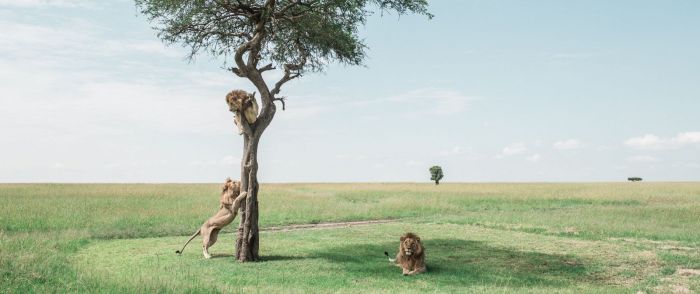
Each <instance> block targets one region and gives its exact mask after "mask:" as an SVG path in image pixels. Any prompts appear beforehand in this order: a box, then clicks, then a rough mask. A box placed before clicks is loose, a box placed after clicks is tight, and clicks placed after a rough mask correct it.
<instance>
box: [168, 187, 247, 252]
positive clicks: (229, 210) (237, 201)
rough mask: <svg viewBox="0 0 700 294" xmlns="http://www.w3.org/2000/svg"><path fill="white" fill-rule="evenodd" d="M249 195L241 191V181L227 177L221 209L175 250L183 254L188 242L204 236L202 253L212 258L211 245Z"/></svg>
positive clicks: (222, 194)
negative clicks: (180, 247)
mask: <svg viewBox="0 0 700 294" xmlns="http://www.w3.org/2000/svg"><path fill="white" fill-rule="evenodd" d="M247 196H248V193H247V192H243V193H241V183H240V182H237V181H232V180H231V178H227V179H226V182H225V183H224V187H223V189H222V191H221V200H220V202H221V205H220V206H219V211H218V212H217V213H216V214H215V215H214V216H212V217H210V218H209V219H208V220H207V221H206V222H204V224H202V227H200V228H199V230H197V231H196V232H195V233H194V234H193V235H192V237H190V239H189V240H187V242H186V243H185V245H184V246H182V249H181V250H178V251H175V253H177V254H182V251H183V250H185V247H186V246H187V244H189V243H190V241H192V239H194V238H195V237H197V236H198V235H201V236H202V253H203V254H204V258H211V254H209V247H211V246H212V245H214V243H216V238H217V237H218V236H219V231H221V229H222V228H223V227H225V226H227V225H228V224H230V223H231V222H232V221H233V219H234V218H236V215H237V214H238V209H239V208H240V207H241V201H242V200H243V199H245V198H246V197H247Z"/></svg>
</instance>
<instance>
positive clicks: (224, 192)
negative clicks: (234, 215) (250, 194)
mask: <svg viewBox="0 0 700 294" xmlns="http://www.w3.org/2000/svg"><path fill="white" fill-rule="evenodd" d="M238 194H241V182H239V181H234V180H231V178H226V181H225V182H224V186H223V187H221V204H223V205H230V204H233V200H234V199H235V198H236V196H238Z"/></svg>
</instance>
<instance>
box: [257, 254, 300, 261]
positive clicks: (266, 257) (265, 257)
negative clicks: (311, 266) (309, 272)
mask: <svg viewBox="0 0 700 294" xmlns="http://www.w3.org/2000/svg"><path fill="white" fill-rule="evenodd" d="M303 259H307V257H304V256H290V255H263V256H260V261H262V262H268V261H287V260H303Z"/></svg>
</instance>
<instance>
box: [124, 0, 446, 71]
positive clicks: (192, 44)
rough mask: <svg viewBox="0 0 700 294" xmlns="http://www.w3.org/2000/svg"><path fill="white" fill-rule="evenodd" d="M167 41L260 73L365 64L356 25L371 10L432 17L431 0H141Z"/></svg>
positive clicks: (357, 25)
mask: <svg viewBox="0 0 700 294" xmlns="http://www.w3.org/2000/svg"><path fill="white" fill-rule="evenodd" d="M136 4H137V5H138V7H139V8H140V9H141V12H142V13H144V14H145V15H146V16H147V17H148V18H149V20H150V21H151V22H152V23H154V24H155V29H156V30H157V31H158V32H159V33H158V36H159V37H160V38H161V39H163V40H164V41H165V42H167V43H171V44H173V43H180V44H183V45H184V46H186V47H189V48H190V49H191V50H190V54H189V57H190V58H193V57H194V56H195V55H197V54H198V53H200V52H206V53H209V54H211V55H213V56H224V57H227V58H228V57H232V58H233V59H234V61H236V64H237V66H238V67H239V68H232V70H234V72H236V74H238V75H241V76H245V71H243V70H242V69H241V68H240V67H241V64H239V63H238V61H239V60H238V59H239V58H240V59H241V60H240V61H243V59H242V58H243V57H244V56H243V55H247V57H248V59H249V60H248V61H249V64H247V65H248V66H251V65H252V66H255V67H256V68H258V67H257V66H258V63H260V64H264V65H263V66H261V67H259V68H260V69H261V71H264V70H267V69H271V68H273V67H274V68H282V69H285V70H287V69H288V70H289V71H292V72H293V73H292V75H295V74H302V73H303V72H305V71H320V70H323V69H324V67H325V65H327V64H328V63H329V62H333V61H335V62H339V63H341V64H347V65H360V64H362V62H363V60H364V58H365V49H366V48H367V46H366V45H365V43H364V41H363V40H362V39H361V38H360V37H359V36H358V28H359V26H360V25H363V24H365V22H366V21H367V18H368V17H369V16H371V15H372V14H373V13H374V11H377V10H378V11H379V12H381V13H392V12H394V13H398V14H399V15H400V14H406V13H416V14H421V15H425V16H427V17H432V15H431V14H430V13H429V12H428V10H427V0H277V1H276V0H136Z"/></svg>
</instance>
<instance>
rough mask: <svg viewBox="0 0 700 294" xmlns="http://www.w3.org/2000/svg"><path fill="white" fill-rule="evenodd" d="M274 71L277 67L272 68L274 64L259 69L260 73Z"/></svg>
mask: <svg viewBox="0 0 700 294" xmlns="http://www.w3.org/2000/svg"><path fill="white" fill-rule="evenodd" d="M273 69H275V67H274V66H272V63H269V64H267V65H265V66H263V67H261V68H258V71H259V72H261V73H262V72H264V71H268V70H273Z"/></svg>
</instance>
